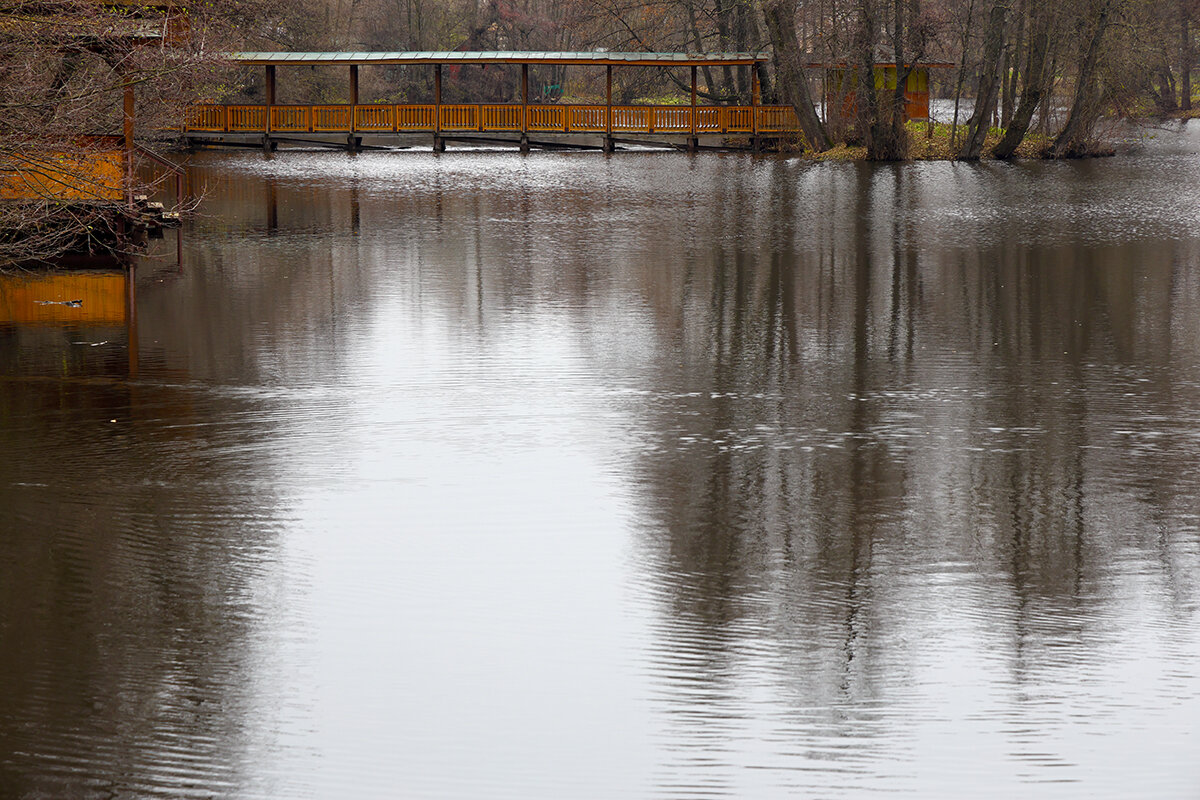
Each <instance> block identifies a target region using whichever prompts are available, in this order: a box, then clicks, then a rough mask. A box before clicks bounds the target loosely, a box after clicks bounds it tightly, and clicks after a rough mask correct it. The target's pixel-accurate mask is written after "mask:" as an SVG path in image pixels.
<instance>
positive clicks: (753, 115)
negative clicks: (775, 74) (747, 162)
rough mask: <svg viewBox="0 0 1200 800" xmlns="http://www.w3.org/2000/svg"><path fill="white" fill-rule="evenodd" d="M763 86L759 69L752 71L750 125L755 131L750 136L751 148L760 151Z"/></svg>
mask: <svg viewBox="0 0 1200 800" xmlns="http://www.w3.org/2000/svg"><path fill="white" fill-rule="evenodd" d="M761 94H762V88H761V85H760V84H759V82H758V70H752V71H751V73H750V127H751V130H752V131H754V133H753V135H751V137H750V149H752V150H753V151H754V152H756V153H757V152H759V150H760V149H761V148H762V141H761V140H760V139H759V136H758V104H759V103H760V102H761Z"/></svg>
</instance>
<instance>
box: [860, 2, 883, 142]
mask: <svg viewBox="0 0 1200 800" xmlns="http://www.w3.org/2000/svg"><path fill="white" fill-rule="evenodd" d="M877 33H878V26H877V25H876V22H875V13H874V9H872V8H871V0H858V27H857V30H856V31H855V34H854V51H855V54H856V58H857V60H858V81H857V86H856V87H855V101H856V105H857V108H856V109H855V110H856V111H857V116H858V130H859V132H860V133H861V134H862V137H863V139H864V140H865V142H866V145H867V158H870V159H874V158H875V156H876V155H877V154H879V153H880V152H881V150H882V149H883V148H882V147H881V142H880V139H881V138H883V137H884V136H885V131H884V130H883V126H882V125H881V124H880V119H879V118H880V114H879V94H878V93H877V92H876V91H875V40H876V35H877Z"/></svg>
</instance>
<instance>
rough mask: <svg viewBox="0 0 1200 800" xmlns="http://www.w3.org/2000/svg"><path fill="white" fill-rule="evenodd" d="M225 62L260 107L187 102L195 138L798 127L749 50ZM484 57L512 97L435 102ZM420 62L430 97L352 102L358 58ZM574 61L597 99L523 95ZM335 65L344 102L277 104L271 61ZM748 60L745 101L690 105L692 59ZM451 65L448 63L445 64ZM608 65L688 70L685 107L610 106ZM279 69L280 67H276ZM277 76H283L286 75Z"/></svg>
mask: <svg viewBox="0 0 1200 800" xmlns="http://www.w3.org/2000/svg"><path fill="white" fill-rule="evenodd" d="M230 61H232V62H233V63H236V64H242V65H248V66H260V67H262V68H263V70H264V87H265V95H266V98H265V99H266V102H265V103H264V104H260V105H213V104H207V105H195V106H192V107H191V108H190V109H189V110H188V112H187V117H186V119H185V121H184V125H183V134H184V136H185V137H186V138H187V139H188V140H190V141H192V142H194V143H216V144H239V143H240V144H249V143H260V142H261V144H262V145H263V146H265V147H274V146H275V144H276V143H278V142H295V143H306V144H327V145H328V144H337V145H338V146H345V147H349V148H352V149H353V148H357V147H360V146H362V145H363V144H364V141H367V142H369V141H372V140H374V141H379V142H384V141H386V140H387V137H392V138H395V137H397V136H401V135H427V136H431V137H432V143H433V147H434V149H435V150H438V151H440V150H443V149H445V144H446V141H447V140H450V139H454V140H468V141H506V142H512V143H513V144H519V145H520V147H521V148H522V150H527V149H528V148H529V147H530V146H531V145H533V146H538V145H546V144H553V143H558V144H561V143H563V142H567V143H571V142H578V143H579V144H584V143H585V141H586V140H588V139H590V141H591V142H594V143H595V142H598V144H593V145H591V146H599V147H602V148H603V149H604V150H606V151H612V150H613V149H614V148H615V147H616V145H617V144H618V143H620V142H645V141H648V140H651V141H655V142H658V143H673V144H675V145H676V146H686V147H688V148H689V149H695V148H696V147H697V146H698V145H699V142H700V140H701V137H721V139H720V140H718V141H719V142H720V141H722V140H724V139H729V138H736V139H738V140H741V141H743V142H745V143H746V144H748V145H749V146H750V147H753V148H757V147H758V146H759V144H760V142H762V140H763V139H765V138H773V137H780V136H784V135H788V134H791V133H793V132H795V131H798V130H799V127H800V126H799V122H798V120H797V118H796V114H795V111H794V110H793V109H792V107H791V106H775V105H769V106H764V105H762V104H761V103H760V90H759V81H758V71H757V69H756V68H755V67H757V65H759V64H760V63H762V62H764V61H766V57H765V56H761V55H756V54H751V53H702V54H696V53H607V52H594V53H551V52H388V53H348V52H346V53H341V52H332V53H234V54H232V55H231V56H230ZM492 64H507V65H515V66H519V67H520V83H521V85H520V100H519V102H510V103H465V104H464V103H443V102H442V87H443V81H444V80H446V79H447V78H448V76H449V77H450V79H452V76H453V74H454V73H458V72H460V70H461V68H464V67H466V68H470V67H481V68H486V67H487V66H488V65H492ZM389 65H390V66H408V67H428V68H430V69H431V70H432V72H433V97H432V98H430V102H427V103H422V104H412V103H399V104H393V103H360V102H359V69H360V68H362V67H365V66H389ZM536 65H559V66H565V65H574V66H585V67H603V68H604V69H605V75H606V84H605V102H604V103H603V104H588V105H584V104H564V103H532V102H530V92H529V68H530V66H536ZM315 66H336V67H343V68H345V69H346V77H347V81H348V85H349V100H350V102H349V103H343V104H334V105H315V104H300V105H297V104H280V103H277V102H276V87H277V81H279V80H280V73H281V72H282V71H281V70H280V67H315ZM734 66H748V67H751V69H750V73H751V86H752V89H751V100H750V104H749V105H701V104H699V103H698V97H699V92H698V87H697V74H696V73H697V70H698V69H699V68H701V67H734ZM455 67H457V68H459V69H447V68H455ZM615 67H660V68H682V67H686V68H690V74H691V98H690V100H691V101H690V103H689V104H687V105H614V104H613V91H612V89H613V69H614V68H615ZM284 75H286V73H284ZM285 79H286V78H285Z"/></svg>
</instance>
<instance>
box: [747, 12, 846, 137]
mask: <svg viewBox="0 0 1200 800" xmlns="http://www.w3.org/2000/svg"><path fill="white" fill-rule="evenodd" d="M762 12H763V18H764V19H765V20H766V23H767V33H768V34H769V35H770V37H771V44H772V45H773V46H774V47H775V56H776V58H777V60H778V62H779V71H778V73H777V74H776V76H775V80H776V82H777V83H778V84H779V90H780V93H781V94H782V95H783V97H784V99H785V100H786V101H787V102H788V103H789V104H790V105H791V106H792V108H794V109H795V110H796V116H797V117H798V118H799V119H800V131H801V133H803V134H804V139H805V144H807V145H808V146H809V147H811V148H812V149H813V150H815V151H816V152H818V153H820V152H822V151H825V150H828V149H829V147H830V142H829V134H828V133H826V131H825V126H824V125H823V124H821V119H820V117H818V116H817V111H816V109H815V108H813V102H812V95H811V93H810V92H809V91H808V79H807V78H806V77H805V74H804V57H803V53H801V52H800V42H799V40H798V39H797V38H796V19H795V14H796V6H795V3H794V0H762Z"/></svg>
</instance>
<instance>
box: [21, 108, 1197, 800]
mask: <svg viewBox="0 0 1200 800" xmlns="http://www.w3.org/2000/svg"><path fill="white" fill-rule="evenodd" d="M192 169H193V171H192V179H193V183H194V185H195V186H196V187H203V188H204V191H205V200H204V204H203V208H202V213H201V215H200V216H199V217H197V218H196V219H194V220H193V221H192V222H191V223H189V226H188V228H187V229H186V231H185V234H184V239H185V244H184V261H183V265H182V268H177V266H176V264H175V260H174V250H175V249H174V243H173V241H172V240H170V239H168V240H167V241H166V242H164V246H163V247H162V248H161V253H156V254H155V255H154V257H150V258H146V259H143V260H142V261H140V262H139V264H138V265H137V268H136V273H135V280H134V289H135V303H134V309H133V310H134V311H135V313H134V314H130V313H128V310H127V309H126V308H125V306H124V305H123V304H122V303H123V300H122V297H123V296H124V295H122V291H124V289H123V287H125V284H124V283H123V280H124V279H123V277H122V276H120V275H119V274H118V275H113V276H109V278H110V283H108V284H105V286H107V287H108V288H104V287H100V288H95V287H93V289H94V291H93V289H87V291H89V292H92V294H88V295H87V298H88V299H87V302H86V303H85V309H93V308H98V307H99V306H100V305H103V302H105V301H103V298H102V295H104V293H105V292H108V295H104V296H107V297H108V300H107V302H108V303H109V305H110V306H111V309H110V313H108V314H107V315H104V314H97V315H96V316H94V317H88V318H75V319H74V320H73V321H72V320H69V319H67V317H66V316H65V314H66V312H65V311H64V312H63V315H60V316H59V317H57V318H55V319H43V320H42V321H40V322H37V321H31V320H29V319H25V318H23V317H21V313H24V312H19V310H17V311H14V310H13V309H14V308H15V305H14V304H18V303H19V301H20V298H22V297H23V298H25V299H24V301H21V302H25V303H26V305H28V302H29V300H30V298H34V299H38V298H37V297H36V295H37V293H38V292H41V293H42V294H48V293H49V292H51V291H52V289H53V284H43V285H39V286H37V287H36V288H34V289H30V288H29V280H30V279H29V278H28V277H17V278H4V279H2V281H0V282H2V284H3V285H2V287H0V312H4V313H6V314H8V317H6V318H5V319H8V320H9V321H7V322H5V321H3V320H0V455H2V458H0V797H4V798H10V797H11V798H123V799H124V798H149V797H169V798H210V797H218V798H238V799H239V800H240V799H242V798H245V799H247V800H249V799H251V798H320V799H322V800H324V799H325V798H344V797H355V798H401V797H413V798H704V797H708V798H723V797H729V798H783V797H797V798H858V797H870V796H876V795H887V796H897V797H911V798H959V797H968V796H969V797H996V798H1011V797H1026V798H1080V797H1101V798H1104V797H1109V798H1131V797H1140V798H1197V797H1200V758H1198V757H1197V755H1198V753H1200V188H1198V187H1200V128H1196V127H1192V128H1191V129H1187V130H1182V131H1181V130H1179V129H1173V130H1169V131H1159V132H1156V133H1155V135H1154V137H1153V138H1151V139H1147V140H1146V141H1145V142H1143V143H1141V144H1139V145H1137V146H1136V147H1135V148H1134V149H1133V150H1132V151H1131V152H1130V153H1128V154H1125V155H1123V156H1122V157H1120V158H1117V159H1108V160H1104V161H1098V162H1085V163H1068V164H1042V163H1030V164H1014V165H996V164H983V165H978V166H971V165H962V164H957V165H956V164H910V165H904V166H869V165H853V164H849V165H841V164H836V165H835V164H830V165H812V164H806V163H803V162H800V161H797V160H791V159H787V158H777V157H763V158H753V157H749V156H743V155H714V154H709V155H703V156H698V157H688V156H686V155H683V154H674V153H669V154H668V153H623V154H617V155H616V156H613V157H605V156H603V155H599V154H574V155H570V154H544V153H542V154H533V155H530V156H528V157H522V156H520V155H517V154H513V153H486V152H466V153H448V154H446V155H444V156H441V157H434V156H432V155H430V154H429V153H367V154H362V155H358V156H350V155H345V154H340V153H295V152H293V153H286V154H279V155H278V156H277V157H275V158H266V157H264V156H262V155H260V154H257V153H209V154H199V155H197V156H195V157H194V158H193V160H192ZM93 277H96V276H93ZM22 281H24V282H25V283H22ZM80 286H82V284H78V285H76V284H72V285H69V286H68V287H66V288H61V287H60V288H61V292H64V293H73V292H76V291H79V292H82V291H84V289H83V288H80ZM96 286H99V284H96ZM114 286H115V288H113V287H114ZM22 287H24V288H22ZM125 288H127V287H125ZM22 291H23V292H24V294H21V292H22ZM31 292H32V293H33V294H31ZM93 295H95V297H94V296H93ZM81 296H82V295H81ZM44 299H50V298H49V297H47V298H44ZM60 299H62V298H61V297H60ZM5 302H7V303H8V306H7V307H6V306H5V305H4V303H5ZM6 308H7V311H6V310H5V309H6ZM39 308H48V307H39ZM14 320H15V321H14ZM64 320H67V321H64Z"/></svg>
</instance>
